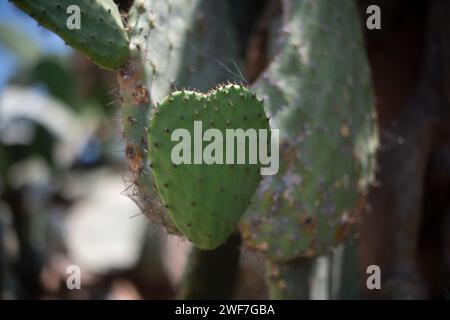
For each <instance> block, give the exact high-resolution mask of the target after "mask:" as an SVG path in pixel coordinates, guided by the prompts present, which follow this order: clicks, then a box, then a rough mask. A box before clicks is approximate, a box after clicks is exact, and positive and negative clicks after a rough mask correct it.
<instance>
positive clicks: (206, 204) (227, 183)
mask: <svg viewBox="0 0 450 320" xmlns="http://www.w3.org/2000/svg"><path fill="white" fill-rule="evenodd" d="M194 122H195V123H196V125H194ZM209 128H213V130H214V135H211V136H209V137H208V138H207V137H206V135H207V132H208V131H206V130H208V129H209ZM176 129H179V130H180V129H181V130H187V131H185V132H188V135H189V136H188V138H187V137H181V136H174V134H176V132H175V131H174V130H176ZM228 129H241V130H243V131H242V132H247V129H254V130H255V131H254V132H255V137H256V134H257V132H259V131H258V130H259V129H265V130H267V131H266V132H267V133H268V137H269V138H270V130H269V124H268V120H267V118H266V116H265V113H264V108H263V105H262V102H260V101H258V100H257V99H256V97H255V96H253V95H252V94H251V93H250V92H249V91H248V90H247V89H245V88H244V87H242V86H238V85H227V86H223V87H220V88H218V89H217V90H215V91H213V92H210V93H208V94H206V95H205V94H200V93H196V92H192V91H177V92H174V93H171V94H170V95H169V96H168V97H167V98H165V99H164V100H163V101H162V102H161V104H160V105H159V107H158V108H157V109H156V110H155V112H154V113H153V117H152V120H151V123H150V128H149V160H150V163H151V164H150V166H151V169H152V172H153V174H154V177H155V182H156V186H157V190H158V191H159V193H160V195H161V198H162V199H163V201H164V204H165V206H166V208H167V210H168V212H169V214H170V217H171V218H172V219H173V221H174V223H175V224H176V226H177V227H178V229H179V230H180V231H181V232H182V233H183V234H184V235H185V236H186V237H187V238H188V239H189V240H190V241H192V242H193V243H194V244H195V245H196V246H197V247H199V248H202V249H214V248H216V247H217V246H219V245H220V244H222V243H224V242H225V241H226V240H227V238H228V237H229V236H230V234H231V233H232V232H233V230H234V229H235V226H236V224H237V222H238V221H239V219H240V218H241V216H242V214H243V213H244V212H245V210H246V208H247V207H248V205H249V204H250V199H251V197H252V196H253V194H254V192H255V191H256V188H257V187H258V184H259V181H260V165H259V164H257V163H255V164H249V161H248V159H249V158H250V157H249V154H248V152H247V154H246V155H245V157H246V159H247V161H246V162H245V163H246V164H239V162H238V154H237V150H238V149H242V146H239V145H238V144H239V143H240V142H239V141H237V139H235V138H234V137H233V136H232V139H233V140H232V141H231V140H230V139H229V136H228V133H229V132H226V131H227V130H228ZM203 131H204V132H205V133H204V135H203ZM212 132H213V131H211V133H212ZM178 139H181V140H182V141H180V142H178ZM186 139H189V140H186ZM202 139H205V142H204V143H203V145H204V147H203V148H202V145H201V144H202ZM245 139H246V138H245ZM194 140H195V141H194ZM199 140H200V141H199ZM206 140H208V141H211V142H206ZM246 140H248V139H246ZM230 142H232V143H233V147H232V150H233V151H232V152H233V154H232V155H228V154H227V151H228V150H229V149H228V148H225V145H226V144H229V143H230ZM185 143H187V146H186V149H185V150H178V148H177V145H178V146H180V145H181V146H182V145H184V144H185ZM197 143H199V144H197ZM249 143H250V142H249V141H247V142H246V141H244V146H247V148H246V149H248V146H249ZM258 143H259V142H258ZM197 147H198V148H197ZM208 150H209V151H208ZM174 153H175V155H177V154H180V157H182V158H184V159H186V158H187V160H186V161H187V162H188V164H186V163H185V162H183V163H181V164H180V163H176V162H174V159H173V157H174ZM207 155H209V156H210V157H211V156H212V157H211V159H209V160H208V159H207V158H206V156H207ZM228 157H230V158H231V159H233V161H232V163H230V162H229V161H228V160H226V161H225V159H228ZM208 158H209V157H208ZM212 158H215V159H216V160H217V162H218V163H217V162H214V163H213V162H212V161H211V160H212ZM194 162H196V163H194ZM225 163H227V164H225Z"/></svg>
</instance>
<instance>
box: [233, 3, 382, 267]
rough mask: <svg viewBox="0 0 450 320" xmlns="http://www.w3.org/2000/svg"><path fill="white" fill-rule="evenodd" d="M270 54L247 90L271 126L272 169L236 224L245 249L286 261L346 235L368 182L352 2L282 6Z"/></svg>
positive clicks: (365, 110)
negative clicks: (276, 150)
mask: <svg viewBox="0 0 450 320" xmlns="http://www.w3.org/2000/svg"><path fill="white" fill-rule="evenodd" d="M283 5H284V7H283V10H284V23H283V24H284V25H283V27H282V30H283V36H282V45H281V52H280V53H279V56H277V57H276V58H275V60H274V61H273V63H272V64H271V65H270V66H269V68H268V69H267V71H266V72H265V73H264V74H263V75H262V77H261V78H260V79H259V80H258V81H257V83H255V85H254V86H253V89H254V90H255V91H256V92H257V94H258V96H259V97H262V98H264V99H265V101H266V102H265V107H266V111H267V112H268V114H269V115H270V116H271V119H272V122H271V125H272V126H273V127H275V128H279V129H280V140H281V142H280V157H281V159H280V162H281V164H280V171H279V173H278V174H277V175H276V176H270V177H267V178H265V179H264V180H263V181H262V183H261V185H260V187H259V189H258V191H257V194H256V199H255V206H252V207H251V208H250V209H249V210H248V213H247V214H246V215H245V217H244V221H243V223H242V225H241V231H242V234H243V238H244V241H245V243H246V245H247V246H248V247H250V248H253V249H257V250H261V251H263V252H264V253H265V254H266V255H267V256H268V257H269V258H271V259H274V260H282V261H287V260H291V259H294V258H296V257H302V256H306V257H312V256H315V255H319V254H322V253H324V252H325V251H326V250H328V249H329V248H330V246H333V245H335V244H337V243H339V242H340V241H342V240H343V239H344V238H345V235H346V234H347V233H348V231H349V226H350V225H351V222H352V221H353V220H354V218H353V213H354V212H356V209H357V208H358V206H359V205H360V204H361V199H362V196H363V195H364V193H365V190H366V188H367V186H368V184H369V183H370V182H371V181H372V177H373V172H374V153H375V150H376V147H377V144H378V136H377V131H376V127H375V114H374V101H373V96H372V92H371V85H370V75H369V68H368V64H367V61H366V57H365V51H364V45H363V39H362V35H361V30H360V28H361V27H360V25H359V18H358V16H357V10H356V5H355V2H354V1H353V0H343V1H311V0H296V1H294V0H284V2H283Z"/></svg>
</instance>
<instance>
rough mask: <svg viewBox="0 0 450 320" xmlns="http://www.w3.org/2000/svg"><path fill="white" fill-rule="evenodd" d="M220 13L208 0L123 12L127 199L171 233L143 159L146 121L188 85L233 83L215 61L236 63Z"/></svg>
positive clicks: (159, 1)
mask: <svg viewBox="0 0 450 320" xmlns="http://www.w3.org/2000/svg"><path fill="white" fill-rule="evenodd" d="M226 13H227V6H226V2H224V1H210V0H178V1H173V0H154V1H149V0H136V1H134V4H133V7H132V8H131V10H130V13H129V17H128V29H129V37H130V42H131V45H130V50H131V54H130V56H131V58H130V60H129V62H128V63H127V64H126V65H125V66H124V67H123V68H122V69H121V70H120V71H119V72H118V80H119V85H120V91H121V104H122V113H123V119H124V121H123V125H124V137H125V139H126V143H127V148H126V149H127V150H126V155H127V158H128V162H129V164H130V169H131V172H132V175H133V177H131V181H132V184H133V187H132V188H131V187H130V192H131V194H130V195H131V196H132V198H133V199H134V200H135V201H136V203H137V204H138V205H139V206H140V208H141V210H142V211H143V212H144V213H145V214H146V215H147V216H148V217H149V218H150V220H151V221H153V222H155V223H158V224H162V225H164V226H165V227H166V229H167V230H168V231H169V232H171V233H179V230H178V228H177V227H176V226H175V224H174V223H173V220H172V219H171V218H170V217H169V215H168V212H167V209H166V208H165V207H164V205H163V203H162V202H161V201H160V198H159V196H158V193H157V191H156V189H155V187H154V185H155V182H154V179H153V174H152V168H150V167H149V163H148V160H147V149H148V139H147V132H146V130H147V129H148V117H149V114H150V110H151V109H152V108H153V107H154V106H155V105H156V104H157V103H158V101H161V100H162V99H163V98H164V97H165V96H167V94H168V93H169V92H170V91H173V90H174V89H175V88H180V89H181V88H185V87H186V86H187V85H188V84H189V88H192V89H197V90H202V91H207V90H208V89H209V88H212V87H214V86H216V85H217V83H221V82H225V81H227V80H235V79H234V74H231V75H232V76H231V77H230V72H229V71H228V67H227V66H226V65H225V64H224V63H222V62H220V61H228V60H227V59H230V60H232V61H233V62H235V61H238V59H237V58H236V55H237V48H236V45H235V44H234V40H233V39H234V36H233V32H232V30H230V27H229V26H228V19H227V15H226ZM225 30H226V33H227V37H225V38H224V37H222V35H223V32H224V31H225ZM212 39H221V40H220V41H217V40H216V41H211V40H212ZM206 40H207V41H206ZM212 57H214V59H213V58H212Z"/></svg>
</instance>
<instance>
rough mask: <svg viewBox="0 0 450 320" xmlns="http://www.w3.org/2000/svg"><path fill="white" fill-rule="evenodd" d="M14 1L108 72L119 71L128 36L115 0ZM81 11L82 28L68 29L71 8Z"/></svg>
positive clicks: (123, 60) (126, 54) (126, 55)
mask: <svg viewBox="0 0 450 320" xmlns="http://www.w3.org/2000/svg"><path fill="white" fill-rule="evenodd" d="M12 2H13V3H14V4H15V5H16V6H17V7H19V8H20V9H22V10H23V11H25V12H26V13H28V14H29V15H30V16H31V17H33V18H34V19H35V20H37V21H38V23H39V24H41V25H43V26H44V27H46V28H48V29H49V30H51V31H53V32H55V33H56V34H58V35H59V36H60V37H61V38H62V39H63V40H64V41H66V42H67V44H69V45H70V46H72V47H74V48H75V49H78V50H79V51H81V52H82V53H84V54H85V55H86V56H87V57H89V58H90V59H91V60H92V61H93V62H94V63H96V64H98V65H99V66H101V67H103V68H105V69H118V68H120V67H121V66H122V65H123V64H124V63H125V61H126V59H127V57H128V46H129V45H128V37H127V34H126V32H125V29H124V26H123V23H122V20H121V17H120V13H119V10H118V8H117V6H116V5H115V4H114V1H113V0H78V1H73V0H56V1H49V0H12ZM72 5H76V6H78V7H79V8H80V16H81V19H80V29H69V28H68V27H67V24H66V23H67V20H68V18H69V17H70V16H71V14H70V13H67V8H68V7H69V6H72Z"/></svg>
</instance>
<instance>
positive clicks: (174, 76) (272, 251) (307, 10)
mask: <svg viewBox="0 0 450 320" xmlns="http://www.w3.org/2000/svg"><path fill="white" fill-rule="evenodd" d="M13 2H14V3H15V4H16V5H18V6H19V7H20V8H22V9H23V10H24V11H26V12H27V13H29V14H30V15H31V16H32V17H34V18H35V19H37V20H38V21H39V23H41V24H42V25H44V26H46V27H48V28H49V29H51V30H53V31H55V32H56V33H57V34H59V35H60V36H61V37H62V38H63V39H65V40H66V41H67V43H68V44H70V45H72V46H73V47H75V48H77V49H79V50H80V51H81V52H83V53H84V54H86V55H87V56H88V57H90V58H91V60H92V61H94V62H95V63H97V64H99V65H100V66H102V67H105V68H108V69H115V70H117V77H118V82H119V86H120V96H121V97H120V100H121V105H122V108H121V109H122V114H123V133H124V138H125V140H126V157H127V159H128V162H129V166H130V169H131V173H132V180H133V184H134V185H135V193H134V196H135V198H136V200H137V203H138V204H139V205H140V207H141V209H142V211H143V212H144V213H146V214H147V215H148V216H149V217H150V218H151V220H152V221H153V222H156V223H159V224H162V225H164V226H165V227H166V229H167V230H168V231H169V232H172V233H176V234H182V235H184V236H185V237H186V238H188V239H190V240H191V241H192V242H193V243H194V245H196V246H197V247H199V248H202V249H214V248H216V247H217V246H219V245H220V244H222V243H224V242H225V241H226V240H227V238H228V237H229V235H230V234H231V233H232V232H233V231H234V230H235V226H236V224H238V223H239V224H240V226H239V229H240V231H241V234H242V236H243V242H244V245H245V246H247V247H248V248H250V249H254V250H259V251H261V252H263V253H264V255H265V256H266V257H267V258H268V260H269V261H273V264H271V265H269V276H268V278H269V282H270V286H269V287H272V288H274V289H273V290H271V291H273V292H275V291H277V290H278V289H280V288H281V289H283V288H284V287H286V286H287V284H286V281H283V279H286V278H287V277H289V275H290V274H292V269H291V267H290V266H295V265H296V263H295V262H289V261H292V260H295V259H297V258H300V257H314V256H317V255H320V254H323V253H324V252H326V251H327V250H329V249H330V248H331V247H332V246H334V245H336V244H337V243H339V242H341V241H342V240H343V239H344V238H345V237H346V235H347V234H348V233H349V231H350V228H349V226H351V224H352V222H353V221H354V213H355V212H357V210H358V209H359V208H360V207H361V206H362V204H363V198H364V195H365V191H366V189H367V186H368V185H369V184H370V183H371V181H372V176H373V172H374V170H375V166H374V153H375V150H376V147H377V141H378V140H377V131H376V128H375V115H374V109H373V108H374V103H373V97H372V93H371V86H370V75H369V69H368V64H367V61H366V58H365V54H364V46H363V41H362V35H361V31H360V27H359V19H358V17H357V10H356V4H355V3H354V1H353V0H345V1H339V2H337V1H336V2H335V1H312V0H295V1H294V0H283V14H284V17H283V22H282V26H281V31H280V32H281V33H282V35H281V36H280V37H279V38H277V39H276V42H277V43H275V44H273V43H272V44H271V45H272V47H275V49H274V50H270V51H271V52H276V56H275V57H274V58H273V61H272V63H271V64H270V65H269V66H268V68H267V69H266V71H265V72H263V74H262V75H261V76H260V78H259V79H258V80H257V81H256V82H255V83H254V84H253V86H252V87H251V89H250V90H251V91H253V92H255V93H256V94H257V96H258V98H260V99H264V101H265V102H264V105H263V103H262V102H261V101H260V100H258V99H257V98H255V97H254V95H252V93H251V91H249V90H248V89H246V88H245V87H244V86H242V85H219V87H218V89H217V90H215V91H212V92H209V93H208V94H201V93H199V91H203V92H206V91H207V90H208V89H210V88H213V87H216V86H217V85H218V84H220V83H223V82H225V81H227V80H231V81H234V82H236V81H239V80H242V77H241V76H240V75H239V72H238V71H236V72H234V71H233V70H232V69H231V68H229V67H227V66H226V65H225V64H224V62H225V61H230V60H231V61H233V62H237V63H239V58H238V56H237V51H238V49H237V47H238V45H237V40H236V36H235V34H234V33H233V29H232V28H230V27H229V26H230V21H229V16H228V15H227V2H225V1H210V0H179V1H171V0H153V1H146V0H135V1H134V4H133V6H132V8H131V9H130V12H129V13H128V15H127V17H126V19H124V20H125V22H126V26H125V27H124V26H123V24H122V21H121V18H120V15H119V12H118V9H117V7H116V6H115V5H114V3H113V1H112V0H102V1H100V0H84V1H79V6H80V7H81V10H82V19H83V22H82V23H83V26H82V28H81V29H80V30H67V29H66V28H64V23H65V19H66V18H67V14H66V12H65V10H63V9H64V8H63V7H64V6H68V5H69V3H70V2H71V1H69V0H58V1H56V2H53V1H52V2H51V3H48V2H47V1H44V0H34V1H31V0H30V1H27V0H14V1H13ZM100 35H101V36H100ZM111 39H114V40H113V41H111ZM272 42H274V40H273V41H272ZM177 88H179V89H183V90H182V91H177ZM185 88H186V90H184V89H185ZM189 90H196V91H189ZM266 114H267V115H269V116H270V126H271V127H272V128H277V129H280V135H281V139H282V143H281V145H280V162H281V167H280V172H279V173H278V174H277V175H275V176H269V177H265V178H264V179H262V181H261V182H260V175H259V166H258V165H242V166H238V165H236V166H232V165H206V164H203V165H185V164H183V165H181V166H174V165H173V163H172V161H171V159H170V156H171V150H172V148H173V146H174V143H175V142H173V141H171V139H170V134H171V133H172V131H173V130H174V129H175V128H184V129H186V130H188V131H189V132H190V133H191V134H192V133H193V131H194V128H193V123H194V121H196V120H198V121H202V124H203V126H204V127H205V128H206V127H208V126H214V127H215V128H217V129H219V130H220V131H221V132H224V131H225V130H226V128H227V127H231V128H242V129H244V130H245V129H248V128H253V129H269V123H268V121H267V118H266ZM191 156H192V155H191ZM255 191H256V194H255ZM250 199H252V201H250ZM250 202H253V204H252V205H251V206H250V207H249V209H248V210H247V212H246V209H247V207H248V205H249V204H250ZM244 212H246V213H245V214H244ZM243 214H244V215H243ZM242 215H243V216H242ZM285 262H286V263H285ZM288 262H289V263H288ZM278 263H280V264H278ZM284 276H286V277H284ZM287 282H289V281H287ZM283 283H284V284H283ZM281 291H282V290H281ZM276 296H277V297H283V296H284V297H286V296H289V295H284V294H283V292H281V293H279V294H277V295H276Z"/></svg>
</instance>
